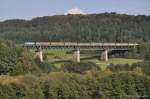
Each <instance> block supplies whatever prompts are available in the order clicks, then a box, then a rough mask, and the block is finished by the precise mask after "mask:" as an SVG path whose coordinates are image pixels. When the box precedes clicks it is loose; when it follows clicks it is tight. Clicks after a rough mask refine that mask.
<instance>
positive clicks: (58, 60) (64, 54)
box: [44, 49, 143, 68]
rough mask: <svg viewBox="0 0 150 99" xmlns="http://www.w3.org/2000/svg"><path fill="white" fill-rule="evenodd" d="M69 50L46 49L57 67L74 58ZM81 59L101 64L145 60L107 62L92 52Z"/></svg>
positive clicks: (129, 62)
mask: <svg viewBox="0 0 150 99" xmlns="http://www.w3.org/2000/svg"><path fill="white" fill-rule="evenodd" d="M68 52H69V51H68V50H62V49H60V50H55V49H49V50H44V53H45V54H46V56H47V60H48V62H49V63H51V64H53V65H54V66H56V67H58V68H59V67H61V65H62V64H63V63H64V62H66V61H71V60H72V53H71V52H70V53H68ZM81 61H85V62H87V61H88V62H93V63H96V64H97V65H99V66H104V67H105V66H107V65H109V64H129V65H131V64H133V63H136V62H143V60H140V59H125V58H110V59H109V60H108V61H107V62H105V61H101V60H100V56H99V57H93V56H92V55H91V54H81Z"/></svg>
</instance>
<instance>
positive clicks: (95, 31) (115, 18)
mask: <svg viewBox="0 0 150 99" xmlns="http://www.w3.org/2000/svg"><path fill="white" fill-rule="evenodd" d="M149 26H150V16H145V15H137V16H133V15H125V14H116V13H102V14H91V15H57V16H46V17H39V18H34V19H32V20H30V21H27V20H7V21H4V22H0V37H2V38H5V39H9V40H14V41H16V42H19V43H20V42H26V41H70V42H71V41H74V42H141V41H142V42H143V41H144V42H146V41H149V39H150V27H149Z"/></svg>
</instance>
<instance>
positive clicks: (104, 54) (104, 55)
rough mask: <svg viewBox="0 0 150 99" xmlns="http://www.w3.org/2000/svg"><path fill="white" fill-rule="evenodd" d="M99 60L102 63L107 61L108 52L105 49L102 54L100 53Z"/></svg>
mask: <svg viewBox="0 0 150 99" xmlns="http://www.w3.org/2000/svg"><path fill="white" fill-rule="evenodd" d="M101 59H102V60H104V61H108V50H107V49H105V50H104V51H103V52H102V53H101Z"/></svg>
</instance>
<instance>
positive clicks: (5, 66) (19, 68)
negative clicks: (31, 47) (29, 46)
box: [0, 40, 34, 75]
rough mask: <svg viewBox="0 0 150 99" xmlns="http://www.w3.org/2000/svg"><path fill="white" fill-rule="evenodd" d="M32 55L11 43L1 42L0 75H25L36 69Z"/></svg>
mask: <svg viewBox="0 0 150 99" xmlns="http://www.w3.org/2000/svg"><path fill="white" fill-rule="evenodd" d="M32 62H33V59H32V54H30V52H29V51H27V50H26V49H23V48H19V47H17V46H16V45H15V44H14V43H12V42H11V41H2V40H1V41H0V75H2V74H4V75H5V74H11V75H17V74H24V73H28V72H29V71H30V70H32V68H33V67H34V66H33V64H32Z"/></svg>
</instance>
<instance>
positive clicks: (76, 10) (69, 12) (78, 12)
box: [67, 8, 86, 15]
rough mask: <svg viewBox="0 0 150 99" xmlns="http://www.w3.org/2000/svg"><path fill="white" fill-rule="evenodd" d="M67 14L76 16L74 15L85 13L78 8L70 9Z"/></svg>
mask: <svg viewBox="0 0 150 99" xmlns="http://www.w3.org/2000/svg"><path fill="white" fill-rule="evenodd" d="M67 14H73V15H76V14H83V15H85V14H86V13H84V12H83V11H82V10H81V9H79V8H72V9H70V10H69V11H68V12H67Z"/></svg>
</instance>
